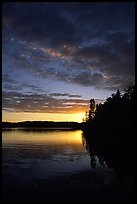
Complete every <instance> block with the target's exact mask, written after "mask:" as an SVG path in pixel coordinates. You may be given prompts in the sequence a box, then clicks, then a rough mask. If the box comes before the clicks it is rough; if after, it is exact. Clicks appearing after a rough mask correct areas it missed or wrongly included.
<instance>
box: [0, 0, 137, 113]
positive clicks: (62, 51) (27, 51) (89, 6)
mask: <svg viewBox="0 0 137 204" xmlns="http://www.w3.org/2000/svg"><path fill="white" fill-rule="evenodd" d="M134 7H135V4H134V3H133V2H132V3H126V2H124V3H118V2H117V3H101V2H98V3H80V2H79V3H73V2H71V3H63V2H60V3H45V2H40V3H39V2H24V3H23V2H21V3H3V8H2V11H3V12H2V15H3V19H2V26H3V29H2V32H3V34H2V38H3V44H2V49H3V50H2V54H3V78H2V79H3V90H4V94H5V93H9V97H8V98H10V99H9V100H8V99H5V95H3V97H4V103H3V104H4V108H6V107H9V106H10V105H11V104H12V106H13V102H14V100H13V98H12V97H13V93H15V96H16V95H17V94H18V90H22V92H21V93H20V94H24V92H26V93H27V94H28V93H29V92H30V91H31V94H32V96H31V97H32V98H29V97H30V96H29V95H28V96H27V95H26V96H25V97H27V98H28V99H30V100H34V98H33V97H35V98H36V97H37V99H38V98H40V96H39V95H41V94H42V93H43V94H45V95H42V96H41V97H44V98H43V100H40V99H38V100H39V101H38V103H39V104H40V105H41V106H42V107H43V108H41V111H42V110H43V111H44V110H46V111H49V108H50V109H51V111H52V110H53V111H54V108H52V106H51V105H50V106H49V105H48V107H46V106H45V105H44V102H47V103H48V102H49V101H50V104H52V103H53V102H55V103H57V104H59V106H58V107H62V109H59V108H58V112H59V111H61V110H62V111H63V109H64V110H65V111H66V110H73V109H74V104H73V105H70V106H69V105H68V106H66V105H64V101H61V99H60V98H58V99H57V97H62V100H65V97H66V98H67V97H68V99H67V100H68V102H70V100H71V99H70V98H73V97H75V98H77V100H78V99H79V98H81V96H80V95H79V94H77V93H76V94H72V93H70V92H66V93H63V92H61V91H60V92H54V91H53V92H52V93H49V95H46V94H47V93H46V92H45V91H43V90H42V89H41V87H40V86H39V85H38V84H36V82H34V83H33V84H32V83H31V80H32V76H33V78H34V80H35V79H36V80H37V79H39V80H40V79H41V80H47V79H51V80H54V81H63V82H65V83H69V84H70V86H71V84H77V85H80V86H83V87H94V88H96V89H100V90H111V91H114V90H117V89H124V88H126V87H127V86H128V85H129V84H130V83H134V81H135V8H134ZM11 70H12V72H11ZM17 74H18V77H17ZM21 76H22V77H21ZM20 78H21V80H23V78H24V79H27V78H28V83H27V84H26V83H25V81H24V85H23V82H21V80H20ZM19 97H24V96H22V95H20V96H19ZM54 97H56V99H55V98H54ZM63 97H64V99H63ZM28 99H26V98H25V99H22V100H21V102H17V101H16V103H15V104H16V108H15V104H14V106H13V108H15V109H16V110H21V108H22V110H24V111H26V110H27V109H26V108H24V107H26V106H25V104H26V105H29V102H28ZM81 100H84V99H81ZM41 101H43V102H41ZM36 102H37V101H35V103H33V104H31V110H32V111H33V110H34V109H35V108H36V110H39V109H38V107H37V106H36V104H37V103H36ZM81 103H83V102H82V101H81ZM84 103H85V102H84ZM70 107H71V108H70ZM83 107H85V106H82V105H80V106H79V105H78V106H77V109H80V108H81V109H82V108H83ZM28 110H30V108H29V107H28Z"/></svg>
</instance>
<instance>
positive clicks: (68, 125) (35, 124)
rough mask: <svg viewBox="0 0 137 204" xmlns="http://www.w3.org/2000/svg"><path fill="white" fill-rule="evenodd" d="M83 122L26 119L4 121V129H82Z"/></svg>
mask: <svg viewBox="0 0 137 204" xmlns="http://www.w3.org/2000/svg"><path fill="white" fill-rule="evenodd" d="M82 126H83V125H82V123H78V122H53V121H25V122H17V123H12V122H2V130H13V129H23V130H81V129H82Z"/></svg>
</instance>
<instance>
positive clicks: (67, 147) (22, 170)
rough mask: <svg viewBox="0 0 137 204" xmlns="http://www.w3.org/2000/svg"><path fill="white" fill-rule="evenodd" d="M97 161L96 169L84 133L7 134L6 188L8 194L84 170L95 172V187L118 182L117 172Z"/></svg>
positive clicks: (4, 150)
mask: <svg viewBox="0 0 137 204" xmlns="http://www.w3.org/2000/svg"><path fill="white" fill-rule="evenodd" d="M95 159H96V166H95V168H92V167H91V160H90V155H89V153H88V152H87V150H86V148H85V146H83V140H82V131H80V130H76V131H68V130H67V131H65V130H63V131H61V130H54V131H44V130H43V131H26V130H16V129H15V130H10V131H3V134H2V174H3V188H4V189H6V191H7V192H8V190H9V191H10V189H11V188H14V187H16V188H18V187H27V188H28V187H29V186H30V187H31V186H32V185H34V186H35V185H36V186H37V184H38V183H39V182H40V181H43V180H46V179H48V180H49V179H53V178H57V177H60V176H66V177H67V176H69V175H71V174H76V173H80V172H83V171H87V172H92V177H93V180H92V185H93V187H94V188H99V187H100V186H103V185H107V184H109V183H111V182H115V173H114V172H113V170H112V169H109V168H108V167H107V165H101V164H100V162H99V159H98V157H97V156H95ZM94 178H95V179H94ZM99 178H101V179H102V180H100V181H98V180H99Z"/></svg>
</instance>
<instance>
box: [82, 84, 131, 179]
mask: <svg viewBox="0 0 137 204" xmlns="http://www.w3.org/2000/svg"><path fill="white" fill-rule="evenodd" d="M87 115H88V118H87V119H86V122H85V123H83V124H84V125H83V132H84V138H85V140H86V142H87V145H88V147H89V151H90V149H91V150H92V151H93V149H94V151H95V152H96V154H98V155H99V156H103V157H104V158H105V161H106V162H107V164H108V165H109V166H110V167H113V168H114V169H115V170H116V172H117V173H118V175H119V176H120V177H121V176H122V177H124V176H125V177H128V178H131V177H132V178H134V176H135V85H133V86H130V87H129V88H128V89H126V90H125V92H124V94H123V95H122V94H121V92H120V91H119V90H117V92H116V93H115V94H112V96H111V97H109V98H107V99H106V101H105V102H104V104H99V105H96V107H95V106H94V99H91V100H90V110H89V114H88V113H87V112H86V117H87Z"/></svg>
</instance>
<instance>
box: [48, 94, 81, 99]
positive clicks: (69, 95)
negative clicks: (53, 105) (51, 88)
mask: <svg viewBox="0 0 137 204" xmlns="http://www.w3.org/2000/svg"><path fill="white" fill-rule="evenodd" d="M49 96H55V97H56V96H67V97H70V98H72V97H77V98H81V97H82V96H80V95H76V94H67V93H51V94H49Z"/></svg>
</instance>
